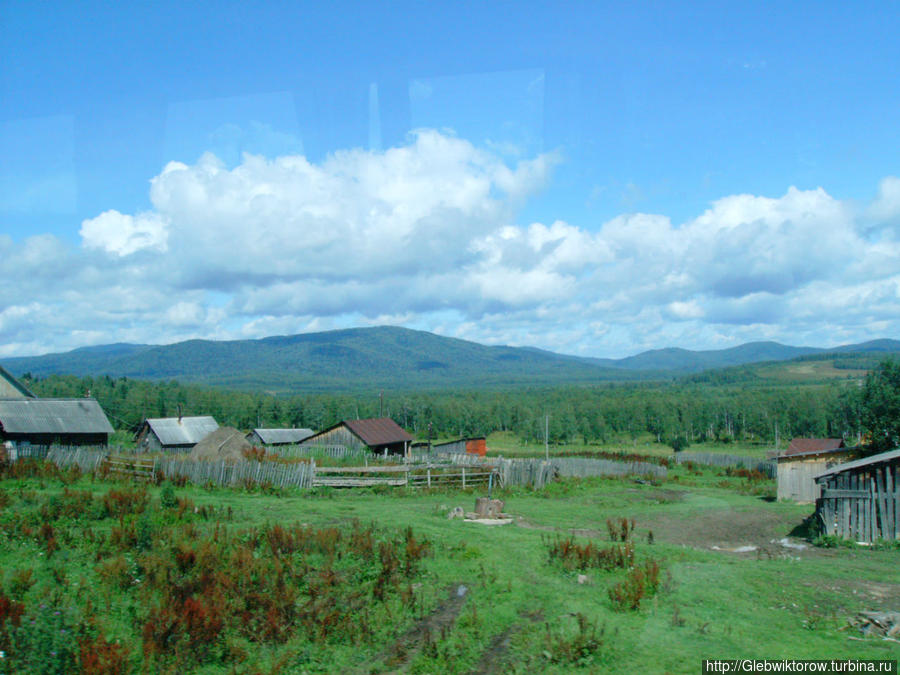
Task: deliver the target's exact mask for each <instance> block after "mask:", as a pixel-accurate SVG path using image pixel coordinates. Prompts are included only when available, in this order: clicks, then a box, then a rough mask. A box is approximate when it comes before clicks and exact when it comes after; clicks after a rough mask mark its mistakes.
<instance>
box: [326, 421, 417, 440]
mask: <svg viewBox="0 0 900 675" xmlns="http://www.w3.org/2000/svg"><path fill="white" fill-rule="evenodd" d="M343 423H344V424H346V425H347V428H348V429H350V431H352V432H353V433H354V434H356V435H357V436H359V437H360V438H361V439H362V442H363V443H365V444H366V445H368V446H370V447H371V446H373V445H388V444H390V443H402V442H403V441H411V440H412V439H413V437H412V436H410V435H409V434H408V433H406V431H404V430H403V428H402V427H401V426H400V425H399V424H397V423H396V422H395V421H394V420H392V419H391V418H390V417H379V418H375V419H368V420H344V422H343Z"/></svg>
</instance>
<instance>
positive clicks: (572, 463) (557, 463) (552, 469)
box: [498, 457, 668, 490]
mask: <svg viewBox="0 0 900 675" xmlns="http://www.w3.org/2000/svg"><path fill="white" fill-rule="evenodd" d="M498 471H499V474H500V481H501V484H502V485H505V486H513V485H519V486H530V487H533V488H535V489H538V490H539V489H541V488H543V487H544V486H545V485H546V484H547V483H548V482H549V481H551V480H554V479H555V478H558V477H569V478H572V477H577V478H588V477H594V476H618V477H623V476H648V477H650V478H651V479H665V478H666V476H667V475H668V471H667V470H666V467H664V466H657V465H656V464H649V463H647V462H618V461H615V460H611V459H588V458H584V457H551V458H550V459H549V460H545V459H503V460H500V461H499V464H498Z"/></svg>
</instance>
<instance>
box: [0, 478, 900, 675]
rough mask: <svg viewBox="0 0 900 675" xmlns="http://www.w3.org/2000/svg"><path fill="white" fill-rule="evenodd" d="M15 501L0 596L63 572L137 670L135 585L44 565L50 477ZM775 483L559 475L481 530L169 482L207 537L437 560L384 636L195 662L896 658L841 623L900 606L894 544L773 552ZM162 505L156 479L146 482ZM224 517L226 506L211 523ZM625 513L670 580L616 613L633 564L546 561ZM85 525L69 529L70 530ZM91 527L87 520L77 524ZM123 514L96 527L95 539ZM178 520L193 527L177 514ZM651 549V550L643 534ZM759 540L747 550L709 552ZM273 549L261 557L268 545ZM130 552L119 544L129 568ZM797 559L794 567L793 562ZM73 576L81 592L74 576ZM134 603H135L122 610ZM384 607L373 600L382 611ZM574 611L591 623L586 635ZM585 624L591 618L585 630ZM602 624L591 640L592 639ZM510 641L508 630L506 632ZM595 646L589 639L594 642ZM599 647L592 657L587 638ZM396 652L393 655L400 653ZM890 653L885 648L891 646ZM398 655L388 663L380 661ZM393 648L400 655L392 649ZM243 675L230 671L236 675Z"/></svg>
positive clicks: (348, 499)
mask: <svg viewBox="0 0 900 675" xmlns="http://www.w3.org/2000/svg"><path fill="white" fill-rule="evenodd" d="M72 487H74V488H77V489H81V490H90V491H91V492H93V493H94V494H95V495H97V496H100V495H103V494H105V493H107V491H108V490H110V489H111V488H114V487H117V486H116V484H113V483H106V482H101V481H99V480H98V481H92V480H91V479H90V478H89V477H85V478H82V479H80V480H79V481H78V482H77V483H76V484H75V485H74V486H72ZM0 488H2V490H3V493H4V494H5V495H7V496H8V497H9V503H8V504H7V505H6V506H5V507H4V508H3V512H2V514H0V517H2V523H3V535H4V536H3V538H2V540H0V569H2V570H3V578H2V585H3V590H4V592H5V593H6V594H8V595H12V594H13V586H14V583H13V580H14V578H15V575H16V573H17V571H21V570H24V569H26V568H28V569H32V570H33V571H34V575H35V578H36V579H37V583H35V585H34V586H32V587H31V589H29V590H28V591H27V592H25V593H24V594H22V595H21V597H22V600H23V601H24V602H25V603H26V605H27V606H29V607H36V606H39V604H40V603H41V602H42V601H46V600H47V599H48V598H51V597H53V594H54V593H59V588H60V587H59V584H58V583H57V582H56V581H55V578H56V577H58V576H59V575H60V574H63V575H65V577H66V578H67V579H68V580H69V583H68V586H66V591H65V593H64V595H63V596H62V597H61V601H62V602H64V603H68V604H69V605H72V606H74V607H76V608H77V607H81V608H82V609H83V603H84V602H86V600H87V599H88V598H90V597H92V594H95V595H97V598H96V599H95V606H98V604H99V606H100V609H101V613H102V614H103V615H104V617H107V624H106V626H107V635H106V637H107V639H109V640H113V639H115V638H118V639H120V640H122V641H123V642H124V643H126V644H129V645H131V657H130V661H129V665H130V668H131V670H132V671H133V672H138V671H139V670H140V667H141V647H140V643H141V641H140V634H139V630H136V628H135V625H136V624H135V622H134V619H133V616H132V615H133V613H134V612H135V611H136V610H135V609H134V607H135V606H136V600H135V598H136V596H137V594H138V591H137V590H128V591H122V592H121V593H118V594H113V596H112V599H111V606H110V608H109V611H106V608H105V607H104V606H103V604H102V603H103V602H104V601H103V600H102V599H101V598H100V595H102V594H101V593H100V591H101V585H100V584H99V581H98V580H97V577H96V569H97V567H98V565H99V564H100V563H101V562H103V561H102V560H101V561H98V560H97V559H95V558H94V557H92V555H91V553H90V550H89V548H88V547H86V546H83V545H82V544H81V543H80V542H79V541H78V540H77V539H75V540H72V541H71V542H69V543H65V542H61V548H60V550H58V551H56V552H55V553H54V554H53V555H52V557H51V558H49V559H48V558H47V556H46V555H42V554H41V553H42V551H44V546H43V545H42V544H40V543H39V542H38V541H36V540H28V539H23V538H22V537H20V536H18V535H16V534H15V526H14V523H15V522H16V519H18V518H20V517H21V516H23V514H27V513H30V512H35V511H38V510H40V508H41V505H43V504H46V503H47V500H48V499H49V498H50V497H52V496H54V495H55V496H57V497H59V495H60V494H62V490H63V485H62V483H61V482H60V481H59V480H57V479H50V478H46V479H36V478H21V479H7V480H4V481H2V482H0ZM770 488H771V482H770V481H764V482H763V483H762V484H759V483H753V482H751V481H749V480H747V479H741V478H737V477H728V476H725V475H723V474H721V473H720V472H719V471H717V470H712V469H708V468H702V469H699V471H698V470H696V469H695V470H694V471H693V472H691V471H688V470H687V469H686V468H685V467H678V468H675V469H673V470H671V471H670V478H669V480H667V481H665V482H663V483H662V484H660V485H649V484H639V483H636V482H633V481H631V480H613V479H591V480H586V481H566V482H560V483H555V484H552V485H551V486H549V487H548V489H546V490H544V491H543V492H532V491H529V490H524V489H511V490H499V491H497V492H496V493H495V495H494V496H495V497H500V498H502V499H504V500H505V501H506V509H505V510H506V511H507V512H508V513H510V514H512V515H513V516H514V517H515V519H516V520H515V522H514V524H511V525H506V526H501V527H486V526H482V525H478V524H475V523H470V522H464V521H461V520H448V519H447V518H446V513H447V511H448V510H449V509H450V508H451V507H453V506H457V505H458V506H462V507H463V508H464V509H466V510H471V509H472V508H473V506H474V498H475V497H476V496H478V494H476V493H474V492H472V491H467V492H446V491H440V492H438V491H436V492H425V491H422V492H413V491H406V490H402V489H401V490H394V491H390V490H353V491H337V490H317V491H307V492H292V493H284V494H280V495H275V494H265V493H261V492H258V491H257V492H247V491H240V490H232V489H205V488H199V487H190V486H186V487H182V488H175V494H176V496H177V497H178V498H181V499H189V500H191V501H192V502H193V503H194V504H195V505H196V507H197V508H198V509H202V508H203V507H207V508H209V509H214V515H213V516H211V517H210V518H209V519H208V520H202V519H199V518H191V517H190V516H189V515H188V516H187V517H188V518H189V519H191V523H192V525H193V527H195V528H197V529H198V530H212V529H213V528H215V527H216V525H215V521H216V519H217V518H223V519H224V518H225V514H227V513H230V514H231V516H230V519H228V520H227V521H225V522H223V524H222V526H224V527H227V528H228V530H229V531H231V532H236V533H237V532H241V531H247V530H249V529H250V528H260V527H264V526H266V525H267V524H274V523H280V524H283V525H287V524H289V523H295V522H299V523H303V524H307V525H309V526H310V527H314V528H326V527H337V528H340V529H342V530H343V531H348V530H349V528H350V523H351V522H353V521H354V520H358V521H360V522H361V523H363V524H367V523H370V522H374V523H376V524H377V527H378V528H379V532H381V533H383V534H384V536H393V535H390V533H397V532H402V531H404V530H405V528H407V527H411V528H412V530H413V531H414V532H415V533H416V536H418V537H424V538H427V539H428V541H429V542H431V546H432V556H431V557H428V558H426V559H425V560H424V562H423V564H422V570H421V573H420V574H419V575H418V576H417V577H416V579H415V584H421V585H418V586H416V588H415V591H414V592H415V595H416V603H417V605H416V609H415V610H414V611H411V612H410V611H405V610H403V609H402V607H401V605H400V603H399V601H397V602H395V603H394V604H393V605H390V611H389V612H388V613H385V614H382V615H380V616H381V618H382V620H383V621H384V624H383V625H382V628H381V632H380V633H379V637H378V639H377V640H376V641H374V642H372V643H367V642H365V641H362V642H360V641H352V640H342V639H340V636H338V637H335V638H334V639H333V640H331V641H330V642H328V643H327V644H325V645H322V644H315V643H311V642H308V641H304V640H300V639H293V640H289V641H288V642H286V643H284V644H272V645H266V644H257V643H253V642H247V641H243V642H241V641H239V640H237V639H235V640H234V644H235V645H239V646H241V647H242V649H243V650H244V657H243V660H241V659H240V658H238V657H237V656H235V654H239V653H240V652H239V650H236V651H234V653H233V654H232V655H231V656H229V657H227V658H222V659H220V660H218V661H216V662H210V663H206V664H204V665H202V666H201V667H198V668H197V669H196V672H203V673H220V672H221V673H226V672H240V673H251V672H269V671H270V669H272V666H273V664H276V663H282V662H283V668H282V671H281V672H286V673H287V672H291V673H295V672H296V673H300V672H360V673H368V672H383V671H387V670H395V669H396V670H404V669H405V670H406V671H407V672H412V673H426V672H431V673H434V672H441V673H468V672H479V671H480V670H485V669H484V668H483V665H484V663H485V660H486V659H487V661H488V662H490V663H491V664H493V667H495V668H496V670H494V671H492V672H512V673H535V672H548V673H567V672H573V671H577V670H578V669H579V667H583V668H584V672H664V671H667V672H672V673H695V672H698V671H699V668H700V661H701V659H703V658H716V657H717V658H851V657H853V658H895V657H896V650H894V649H893V647H894V646H895V645H892V644H890V643H887V642H883V641H878V640H866V641H854V640H850V639H849V638H850V636H851V635H853V633H851V632H842V631H839V630H838V628H840V627H841V626H842V625H844V624H845V622H846V620H847V619H849V618H851V617H852V616H853V615H854V614H855V612H857V611H861V610H865V609H877V608H884V609H887V608H888V607H889V606H891V603H894V605H893V607H894V608H895V607H896V603H897V601H898V600H900V575H898V574H897V572H896V559H897V551H896V550H870V549H859V548H835V549H827V550H819V549H816V550H812V551H810V550H806V551H801V552H799V553H797V552H795V551H790V550H787V549H783V548H781V547H780V546H778V545H777V544H772V543H771V539H775V538H780V537H783V536H786V535H788V534H789V533H790V532H791V530H792V529H794V528H795V527H797V526H799V525H800V524H801V523H802V521H803V519H804V518H805V517H806V516H807V515H808V514H809V512H810V508H809V507H805V506H797V505H793V504H788V503H778V502H772V501H766V500H764V499H761V498H760V497H759V496H758V495H757V494H754V493H755V492H760V491H766V490H767V489H770ZM149 492H150V495H151V502H152V503H154V504H156V503H157V502H158V500H159V497H160V488H156V487H151V488H149ZM216 514H217V515H216ZM623 517H625V518H633V519H634V520H635V523H636V530H635V534H634V541H635V547H636V558H637V560H638V561H639V562H641V561H645V560H648V559H651V558H652V559H654V560H657V561H658V562H659V563H660V565H661V568H662V576H661V587H660V589H659V591H658V593H656V594H655V595H653V596H652V597H649V598H647V599H646V600H645V601H644V602H643V603H642V604H641V607H640V609H639V610H637V611H626V612H621V611H615V609H614V608H613V605H612V603H611V601H610V599H609V597H608V592H607V591H608V588H609V587H610V586H611V585H612V584H614V583H617V582H620V581H622V580H623V579H624V578H625V575H626V572H625V571H623V570H615V571H609V572H608V571H603V570H599V569H596V568H591V569H588V570H585V571H584V574H586V575H587V577H588V583H586V584H579V583H578V580H577V576H578V574H579V573H580V571H577V570H567V569H565V568H564V567H563V566H562V565H561V564H559V563H556V562H553V561H551V560H550V559H549V556H548V542H550V541H552V540H553V539H555V538H556V537H560V536H562V537H566V536H570V535H572V533H573V532H574V535H572V536H574V537H575V539H576V541H578V542H579V543H587V542H588V541H593V542H594V543H595V545H597V546H600V547H601V548H602V547H606V546H610V545H612V544H611V543H610V542H609V539H608V535H607V526H606V522H607V519H611V518H623ZM78 523H80V521H77V519H76V520H73V521H71V522H69V523H68V525H67V523H66V522H61V523H60V524H57V525H55V527H57V529H58V530H59V531H62V530H63V529H64V528H66V527H67V526H69V527H70V528H71V529H72V531H73V532H75V531H76V530H77V527H78V526H79V525H78ZM82 525H83V524H82ZM115 526H116V522H115V520H113V519H107V520H105V521H104V520H100V521H97V522H95V523H93V525H92V527H93V529H94V530H95V531H96V532H97V533H100V532H101V531H103V532H108V531H110V530H111V528H113V527H115ZM171 526H172V527H183V526H182V525H178V524H177V523H175V522H174V521H173V522H172V525H171ZM651 531H652V533H653V540H654V543H652V544H651V543H648V538H649V535H650V533H651ZM742 544H754V545H757V546H760V547H761V548H760V549H759V551H757V552H756V553H755V554H739V553H730V552H726V551H717V550H713V549H712V547H713V546H719V547H721V548H729V547H735V546H738V545H742ZM260 554H261V555H262V554H264V551H260ZM136 556H137V554H136V553H126V554H125V557H126V558H128V559H129V560H134V559H135V557H136ZM798 558H799V559H798ZM73 584H77V585H73ZM458 584H465V585H466V586H467V587H468V588H469V589H470V591H469V593H468V595H467V597H466V599H465V602H464V604H463V606H462V609H461V611H460V613H459V615H458V616H457V617H456V619H455V621H451V622H450V623H448V624H445V625H443V624H442V625H441V628H440V629H435V632H434V633H433V634H431V635H430V636H429V639H428V640H427V641H426V644H425V646H424V647H423V648H421V649H419V648H417V647H415V646H412V647H408V649H406V650H405V652H404V650H403V649H399V652H398V650H394V651H392V645H395V643H396V637H397V636H398V635H401V634H403V633H404V632H405V631H407V630H409V629H411V628H413V627H414V626H416V625H417V622H419V621H420V619H421V618H422V617H427V616H429V615H431V613H432V612H434V611H435V609H436V608H439V607H441V606H442V604H443V603H444V602H445V601H446V600H447V597H448V596H447V589H448V587H450V586H451V585H453V586H454V587H456V585H458ZM129 608H131V609H129ZM373 611H374V610H373ZM579 615H580V616H581V617H582V619H583V621H585V622H586V623H584V624H583V625H582V626H581V627H579ZM585 626H587V627H586V628H585ZM592 628H595V636H596V640H595V641H594V642H591V641H590V640H589V639H588V637H589V636H588V634H589V633H590V631H591V630H592ZM500 638H506V639H505V640H501V639H500ZM586 645H587V646H586ZM597 645H599V647H598V648H596V649H595V647H597ZM398 653H400V656H399V657H398ZM892 655H893V656H892ZM391 658H394V659H395V661H394V662H392V663H388V661H390V660H391ZM398 658H399V662H397V661H396V659H398ZM233 669H234V670H233Z"/></svg>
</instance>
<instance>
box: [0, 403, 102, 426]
mask: <svg viewBox="0 0 900 675" xmlns="http://www.w3.org/2000/svg"><path fill="white" fill-rule="evenodd" d="M0 426H2V427H3V431H4V432H6V433H8V434H111V433H113V428H112V426H110V424H109V420H108V419H106V415H105V414H104V412H103V408H101V407H100V404H99V403H97V401H95V400H94V399H92V398H7V399H0Z"/></svg>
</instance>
